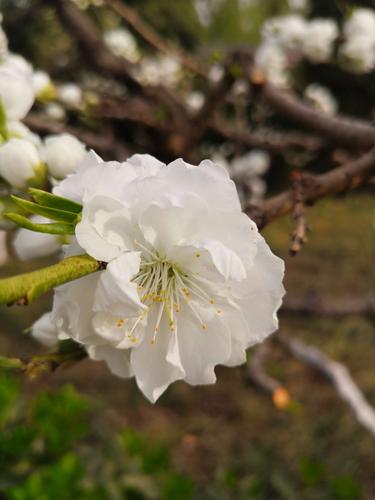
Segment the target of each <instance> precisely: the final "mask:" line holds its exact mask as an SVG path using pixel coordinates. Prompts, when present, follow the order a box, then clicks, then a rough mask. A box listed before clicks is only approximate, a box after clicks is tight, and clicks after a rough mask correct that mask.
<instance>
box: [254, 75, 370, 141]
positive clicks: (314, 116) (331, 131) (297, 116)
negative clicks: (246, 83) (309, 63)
mask: <svg viewBox="0 0 375 500" xmlns="http://www.w3.org/2000/svg"><path fill="white" fill-rule="evenodd" d="M253 88H254V90H256V91H257V92H258V93H259V95H260V97H261V98H262V99H263V100H264V102H266V103H267V104H268V105H269V106H270V107H271V108H272V109H273V110H274V111H277V112H278V113H280V114H281V115H282V116H284V117H286V118H288V119H289V120H290V121H292V122H293V123H295V124H296V125H298V126H304V127H306V128H308V129H309V130H312V131H313V132H315V133H316V134H318V135H320V136H321V137H323V138H324V139H330V140H331V141H332V142H334V143H335V144H339V145H341V146H344V147H346V148H348V147H349V148H350V147H352V148H358V149H365V150H366V149H370V148H373V147H374V146H375V127H372V126H371V125H370V123H368V122H366V121H364V120H359V119H352V118H348V117H346V116H336V117H330V116H327V115H325V114H322V113H319V112H318V111H315V110H314V109H313V108H312V107H311V106H308V105H307V104H304V103H303V102H302V101H301V100H300V99H299V98H298V97H297V96H295V95H294V94H292V93H291V92H288V91H284V90H280V89H278V88H276V87H274V86H273V85H271V84H269V83H263V82H261V84H260V85H259V82H254V85H253Z"/></svg>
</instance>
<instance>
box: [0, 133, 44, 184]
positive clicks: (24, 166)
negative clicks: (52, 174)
mask: <svg viewBox="0 0 375 500" xmlns="http://www.w3.org/2000/svg"><path fill="white" fill-rule="evenodd" d="M41 165H42V162H41V159H40V157H39V153H38V150H37V148H36V147H35V146H34V144H32V143H31V142H29V141H26V140H25V139H10V140H9V141H7V142H6V143H4V144H2V145H1V146H0V176H1V177H3V179H5V180H6V181H7V182H9V184H11V185H12V186H14V187H17V188H24V187H26V186H27V185H28V183H29V181H30V180H31V179H33V178H34V177H35V176H37V175H39V174H40V173H41V172H40V169H41Z"/></svg>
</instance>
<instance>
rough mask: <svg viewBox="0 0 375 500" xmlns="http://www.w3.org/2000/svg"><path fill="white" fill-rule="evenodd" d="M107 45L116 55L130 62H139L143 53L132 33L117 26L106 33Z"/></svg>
mask: <svg viewBox="0 0 375 500" xmlns="http://www.w3.org/2000/svg"><path fill="white" fill-rule="evenodd" d="M104 41H105V44H106V45H107V47H108V48H109V49H110V50H111V51H112V52H113V53H114V54H115V55H116V56H120V57H124V58H125V59H127V60H128V61H130V62H134V63H135V62H138V61H139V59H140V57H141V55H140V53H139V50H138V46H137V42H136V41H135V38H134V37H133V35H132V34H131V33H129V31H128V30H126V29H124V28H116V29H113V30H110V31H106V32H105V33H104Z"/></svg>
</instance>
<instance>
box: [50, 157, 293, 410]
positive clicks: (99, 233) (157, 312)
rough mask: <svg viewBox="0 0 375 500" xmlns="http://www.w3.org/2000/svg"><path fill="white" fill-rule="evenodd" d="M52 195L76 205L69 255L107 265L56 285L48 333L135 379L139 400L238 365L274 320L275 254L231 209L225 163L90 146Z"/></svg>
mask: <svg viewBox="0 0 375 500" xmlns="http://www.w3.org/2000/svg"><path fill="white" fill-rule="evenodd" d="M55 192H56V194H60V195H63V196H66V197H69V198H72V199H77V200H80V201H81V202H83V207H84V208H83V213H82V220H81V222H80V223H79V224H78V225H77V228H76V238H77V241H78V244H79V247H78V246H77V245H76V244H72V245H71V246H70V247H69V250H68V254H70V255H72V254H74V253H82V252H87V253H88V254H89V255H91V256H93V257H94V258H96V259H99V260H101V261H104V262H107V263H108V264H107V267H106V269H105V270H103V271H100V272H98V273H95V274H92V275H89V276H86V277H84V278H81V279H79V280H76V281H73V282H71V283H69V284H66V285H63V286H60V287H59V288H58V289H57V290H56V293H55V300H54V306H53V311H52V314H51V321H52V323H53V324H54V325H55V328H56V331H55V338H57V336H58V335H61V334H64V335H68V336H69V337H71V338H73V339H75V340H76V341H78V342H79V343H81V344H82V345H83V346H85V348H86V349H87V352H88V354H89V356H90V357H91V358H93V359H97V360H104V361H105V362H106V363H107V365H108V366H109V368H110V370H111V371H112V372H113V373H115V374H117V375H119V376H121V377H132V376H134V377H135V379H136V382H137V384H138V387H139V388H140V389H141V391H142V392H143V393H144V394H145V395H146V396H147V398H148V399H149V400H150V401H152V402H154V401H156V399H158V397H159V396H160V395H161V394H162V393H163V392H164V391H165V389H166V388H167V387H168V386H169V385H170V384H171V383H172V382H174V381H176V380H185V381H186V382H187V383H189V384H192V385H196V384H212V383H214V382H215V380H216V376H215V366H216V365H218V364H222V365H227V366H235V365H239V364H242V363H244V362H245V359H246V353H245V350H246V349H247V348H248V347H250V346H252V345H253V344H256V343H257V342H260V341H262V340H263V339H264V338H265V337H266V336H267V335H269V334H271V333H272V332H273V331H274V330H275V329H276V328H277V317H276V311H277V309H278V308H279V307H280V304H281V301H282V296H283V294H284V288H283V286H282V278H283V272H284V265H283V261H282V260H281V259H279V258H278V257H276V256H274V255H273V254H272V253H271V251H270V249H269V247H268V246H267V244H266V242H265V240H264V239H263V237H262V236H261V235H260V234H259V233H258V231H257V227H256V225H255V224H254V223H253V222H252V221H251V220H250V219H249V218H248V217H247V216H246V215H245V214H243V213H242V212H241V209H240V204H239V200H238V196H237V194H236V190H235V187H234V184H233V182H232V181H231V180H230V179H229V177H228V175H227V173H226V172H225V170H224V169H222V168H220V167H218V166H217V165H215V164H213V163H212V162H210V161H208V160H206V161H204V162H202V163H201V164H200V165H199V166H198V167H195V166H193V165H189V164H187V163H185V162H183V161H182V160H176V161H175V162H173V163H171V164H169V165H164V164H162V163H161V162H159V161H157V160H156V159H155V158H153V157H151V156H149V155H135V156H133V157H131V158H129V160H128V161H127V162H125V163H122V164H120V163H118V162H108V163H104V162H101V160H100V159H99V158H98V157H97V156H96V155H94V154H93V153H90V154H88V155H87V157H86V158H85V159H84V161H83V164H82V166H81V167H80V169H79V171H78V172H77V174H74V175H72V176H69V177H68V178H67V179H66V180H64V181H63V182H62V183H61V184H60V185H59V186H58V188H56V189H55ZM218 199H219V200H220V203H218V202H217V201H218Z"/></svg>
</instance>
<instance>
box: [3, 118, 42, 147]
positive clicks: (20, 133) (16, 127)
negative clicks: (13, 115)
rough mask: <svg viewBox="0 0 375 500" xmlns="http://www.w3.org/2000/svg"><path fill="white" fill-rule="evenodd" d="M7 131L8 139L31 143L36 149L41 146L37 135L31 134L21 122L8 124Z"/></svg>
mask: <svg viewBox="0 0 375 500" xmlns="http://www.w3.org/2000/svg"><path fill="white" fill-rule="evenodd" d="M7 129H8V134H9V136H10V137H13V138H15V139H26V140H27V141H28V142H32V143H33V144H34V146H37V147H39V146H40V145H41V144H42V141H41V138H40V137H39V135H38V134H34V132H32V131H31V130H30V129H29V128H28V127H26V125H24V124H23V123H22V122H8V123H7Z"/></svg>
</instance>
